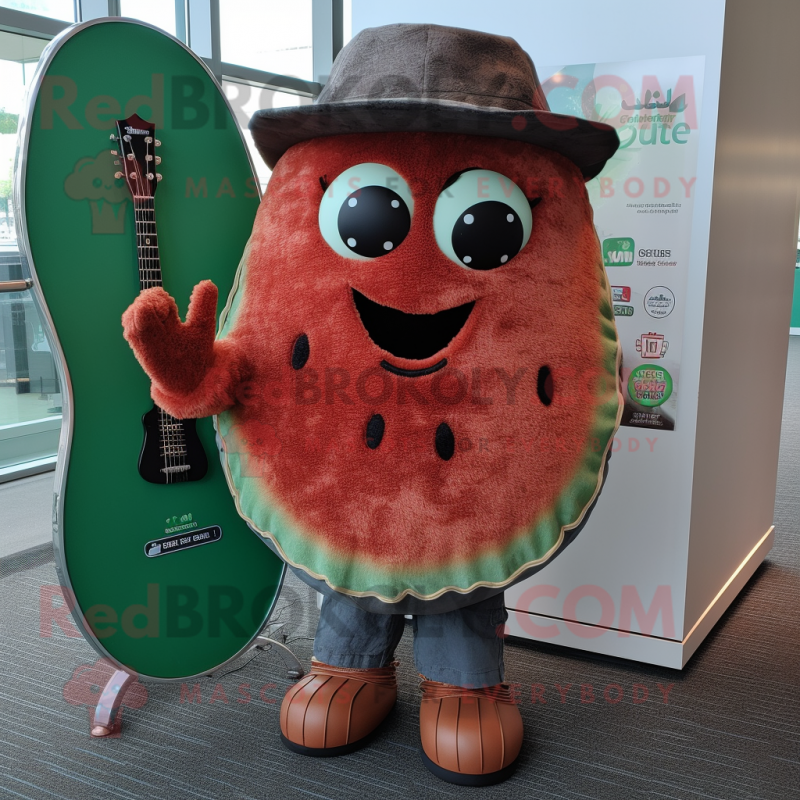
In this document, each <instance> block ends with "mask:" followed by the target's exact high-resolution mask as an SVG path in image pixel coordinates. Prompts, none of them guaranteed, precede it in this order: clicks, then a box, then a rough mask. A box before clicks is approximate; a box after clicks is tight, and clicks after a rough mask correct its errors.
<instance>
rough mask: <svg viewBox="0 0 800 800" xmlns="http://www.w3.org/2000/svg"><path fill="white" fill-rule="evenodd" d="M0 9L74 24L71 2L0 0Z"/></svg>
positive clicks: (73, 5)
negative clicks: (8, 9) (11, 9)
mask: <svg viewBox="0 0 800 800" xmlns="http://www.w3.org/2000/svg"><path fill="white" fill-rule="evenodd" d="M0 7H2V8H13V9H14V10H15V11H26V12H27V13H28V14H38V15H39V16H40V17H52V18H53V19H63V20H66V21H67V22H75V4H74V3H73V0H0Z"/></svg>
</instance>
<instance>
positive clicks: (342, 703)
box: [281, 661, 397, 756]
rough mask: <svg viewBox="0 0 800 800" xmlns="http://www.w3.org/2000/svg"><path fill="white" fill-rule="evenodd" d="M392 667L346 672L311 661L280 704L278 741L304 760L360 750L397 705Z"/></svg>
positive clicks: (394, 665)
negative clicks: (279, 733)
mask: <svg viewBox="0 0 800 800" xmlns="http://www.w3.org/2000/svg"><path fill="white" fill-rule="evenodd" d="M396 665H397V662H394V663H393V664H390V665H389V666H388V667H379V668H376V669H348V668H346V667H334V666H331V665H330V664H323V663H322V662H320V661H312V662H311V672H309V673H308V675H306V676H305V677H303V678H301V679H300V680H299V681H298V682H297V684H296V685H294V686H292V687H291V688H290V689H289V691H288V692H286V696H285V697H284V698H283V703H281V741H282V742H283V743H284V744H285V745H286V746H287V747H288V748H289V749H290V750H293V751H294V752H295V753H302V754H303V755H307V756H338V755H343V754H344V753H350V752H352V751H353V750H357V749H358V748H359V747H363V746H364V745H365V744H367V742H368V741H369V738H370V734H371V733H373V732H374V731H375V729H376V728H377V727H378V725H380V724H381V722H383V720H384V719H385V718H386V716H387V715H388V714H389V712H390V711H391V710H392V708H393V706H394V704H395V701H396V700H397V676H396V674H395V667H396Z"/></svg>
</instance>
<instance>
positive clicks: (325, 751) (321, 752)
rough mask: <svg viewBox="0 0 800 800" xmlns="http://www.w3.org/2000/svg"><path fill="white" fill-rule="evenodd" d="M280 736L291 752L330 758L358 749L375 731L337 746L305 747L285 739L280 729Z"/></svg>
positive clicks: (366, 742)
mask: <svg viewBox="0 0 800 800" xmlns="http://www.w3.org/2000/svg"><path fill="white" fill-rule="evenodd" d="M280 736H281V741H282V742H283V744H284V745H285V746H286V747H287V748H288V749H289V750H291V751H292V752H293V753H299V754H300V755H301V756H312V757H313V758H331V757H333V756H345V755H347V754H348V753H353V752H355V751H356V750H360V749H361V748H362V747H365V746H366V745H368V744H369V743H370V742H371V741H372V740H373V739H374V738H375V732H374V731H373V732H372V733H370V734H367V735H366V736H365V737H364V738H363V739H359V740H358V741H356V742H350V744H342V745H339V746H338V747H306V746H305V745H302V744H297V743H296V742H293V741H291V740H290V739H287V738H286V737H285V736H284V735H283V731H281V734H280Z"/></svg>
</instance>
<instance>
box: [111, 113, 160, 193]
mask: <svg viewBox="0 0 800 800" xmlns="http://www.w3.org/2000/svg"><path fill="white" fill-rule="evenodd" d="M116 126H117V132H116V134H113V133H112V134H111V139H112V140H113V141H115V142H117V144H118V145H119V150H112V151H111V152H112V154H113V155H115V156H117V157H118V160H117V161H115V162H114V163H115V164H118V165H119V168H120V171H119V172H117V173H116V174H115V176H114V177H116V178H125V182H126V183H127V184H128V188H129V189H130V190H131V194H132V195H133V196H134V197H137V198H138V197H153V196H154V195H155V193H156V188H157V187H158V182H159V181H160V180H161V174H160V173H158V172H156V167H157V166H158V165H159V164H160V163H161V158H160V157H159V156H157V155H156V153H155V150H156V147H159V146H160V145H161V142H159V141H158V139H156V136H155V133H156V126H155V125H154V124H153V123H152V122H145V121H144V120H143V119H142V118H141V117H140V116H139V115H138V114H133V115H132V116H130V117H128V119H119V120H117V123H116Z"/></svg>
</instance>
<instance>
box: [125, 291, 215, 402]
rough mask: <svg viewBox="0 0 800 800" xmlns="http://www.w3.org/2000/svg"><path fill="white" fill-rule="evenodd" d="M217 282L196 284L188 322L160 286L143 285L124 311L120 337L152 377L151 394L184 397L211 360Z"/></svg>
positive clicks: (209, 367)
mask: <svg viewBox="0 0 800 800" xmlns="http://www.w3.org/2000/svg"><path fill="white" fill-rule="evenodd" d="M216 314H217V287H216V286H214V284H213V283H211V281H202V282H200V283H198V284H197V286H195V288H194V291H193V292H192V297H191V300H190V302H189V311H188V313H187V315H186V322H181V321H180V318H179V317H178V307H177V305H176V304H175V301H174V300H173V299H172V298H171V297H170V296H169V295H168V294H167V293H166V292H165V291H164V289H162V288H161V287H155V288H153V289H145V291H143V292H142V293H141V294H140V295H139V296H138V297H137V298H136V300H134V302H133V303H132V304H131V306H130V307H129V308H128V310H127V311H126V312H125V313H124V314H123V315H122V327H123V331H124V336H125V338H126V339H127V340H128V344H130V346H131V348H132V349H133V352H134V354H135V355H136V358H137V359H138V361H139V363H140V364H141V365H142V367H143V368H144V371H145V372H146V373H147V374H148V375H149V376H150V379H151V380H152V381H153V389H154V396H155V392H156V391H157V392H158V393H159V394H162V393H164V394H167V395H170V396H173V397H181V396H188V395H190V394H192V393H193V392H194V390H195V389H197V387H198V386H199V385H200V384H201V383H202V382H203V380H204V378H205V377H206V374H207V373H208V372H209V370H210V369H211V367H212V365H213V362H214V334H215V332H216Z"/></svg>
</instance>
